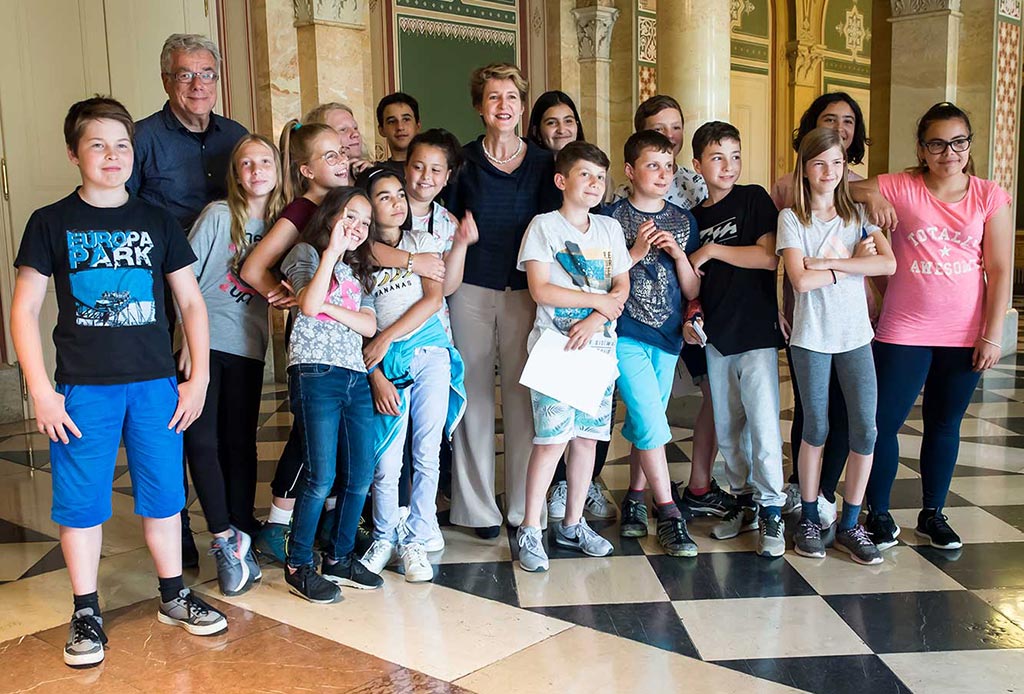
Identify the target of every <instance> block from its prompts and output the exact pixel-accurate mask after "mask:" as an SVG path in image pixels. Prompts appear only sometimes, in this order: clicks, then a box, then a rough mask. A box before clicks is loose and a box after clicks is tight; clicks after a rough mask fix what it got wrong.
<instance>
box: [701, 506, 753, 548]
mask: <svg viewBox="0 0 1024 694" xmlns="http://www.w3.org/2000/svg"><path fill="white" fill-rule="evenodd" d="M757 526H758V520H757V509H753V508H750V507H748V506H734V507H733V508H732V509H731V510H730V511H729V512H728V513H726V514H725V517H724V518H722V520H720V521H719V522H718V523H715V527H713V528H712V529H711V533H710V534H711V537H712V538H714V539H716V540H730V539H732V538H734V537H736V536H737V535H739V534H740V533H745V532H749V531H751V530H757Z"/></svg>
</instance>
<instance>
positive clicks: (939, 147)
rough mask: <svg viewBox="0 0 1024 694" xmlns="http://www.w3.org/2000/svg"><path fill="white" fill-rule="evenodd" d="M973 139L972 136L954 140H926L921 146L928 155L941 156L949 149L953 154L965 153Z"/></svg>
mask: <svg viewBox="0 0 1024 694" xmlns="http://www.w3.org/2000/svg"><path fill="white" fill-rule="evenodd" d="M973 139H974V135H970V136H968V137H958V138H956V139H955V140H928V141H927V142H922V143H921V146H922V147H924V148H925V149H926V150H928V153H929V154H942V153H943V152H945V151H946V148H947V147H949V148H950V149H951V150H953V151H954V152H966V151H967V149H968V148H969V147H970V146H971V140H973Z"/></svg>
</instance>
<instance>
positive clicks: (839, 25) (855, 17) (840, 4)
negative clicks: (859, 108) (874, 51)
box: [822, 0, 871, 84]
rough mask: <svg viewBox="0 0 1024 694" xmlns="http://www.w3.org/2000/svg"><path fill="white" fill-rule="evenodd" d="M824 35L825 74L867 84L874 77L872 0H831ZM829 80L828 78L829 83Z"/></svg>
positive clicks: (824, 20) (827, 6) (824, 25)
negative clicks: (872, 66) (872, 62)
mask: <svg viewBox="0 0 1024 694" xmlns="http://www.w3.org/2000/svg"><path fill="white" fill-rule="evenodd" d="M822 24H823V26H822V36H823V38H824V42H825V51H826V56H825V60H824V63H823V65H822V67H823V69H824V71H825V73H826V75H832V76H836V77H838V78H839V79H845V80H853V81H855V82H863V83H865V84H867V83H868V82H870V80H871V2H870V0H829V2H828V4H827V5H826V6H825V14H824V18H823V22H822ZM829 81H830V78H829V77H826V78H825V82H826V84H828V83H829Z"/></svg>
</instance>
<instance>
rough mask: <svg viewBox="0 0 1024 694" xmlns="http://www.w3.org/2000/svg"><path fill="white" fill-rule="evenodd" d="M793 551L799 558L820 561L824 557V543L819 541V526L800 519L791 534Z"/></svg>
mask: <svg viewBox="0 0 1024 694" xmlns="http://www.w3.org/2000/svg"><path fill="white" fill-rule="evenodd" d="M793 544H794V547H793V549H794V550H795V551H796V553H797V554H799V555H800V556H801V557H811V558H812V559H821V558H822V557H824V556H825V543H824V542H823V541H822V539H821V526H820V525H818V524H817V523H815V522H814V521H810V520H807V519H806V518H801V519H800V522H799V523H798V524H797V526H796V532H795V533H793Z"/></svg>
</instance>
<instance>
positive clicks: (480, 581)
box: [434, 561, 519, 607]
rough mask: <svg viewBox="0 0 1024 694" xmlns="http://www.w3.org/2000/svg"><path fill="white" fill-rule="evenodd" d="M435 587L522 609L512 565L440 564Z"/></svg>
mask: <svg viewBox="0 0 1024 694" xmlns="http://www.w3.org/2000/svg"><path fill="white" fill-rule="evenodd" d="M434 583H436V584H437V585H440V586H446V587H448V588H454V589H455V590H461V591H462V592H463V593H471V594H473V595H476V596H479V597H481V598H487V599H488V600H495V601H497V602H503V603H505V604H506V605H511V606H512V607H519V596H518V594H517V593H516V579H515V570H514V569H513V567H512V562H507V561H503V562H481V563H476V564H436V565H434Z"/></svg>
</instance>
